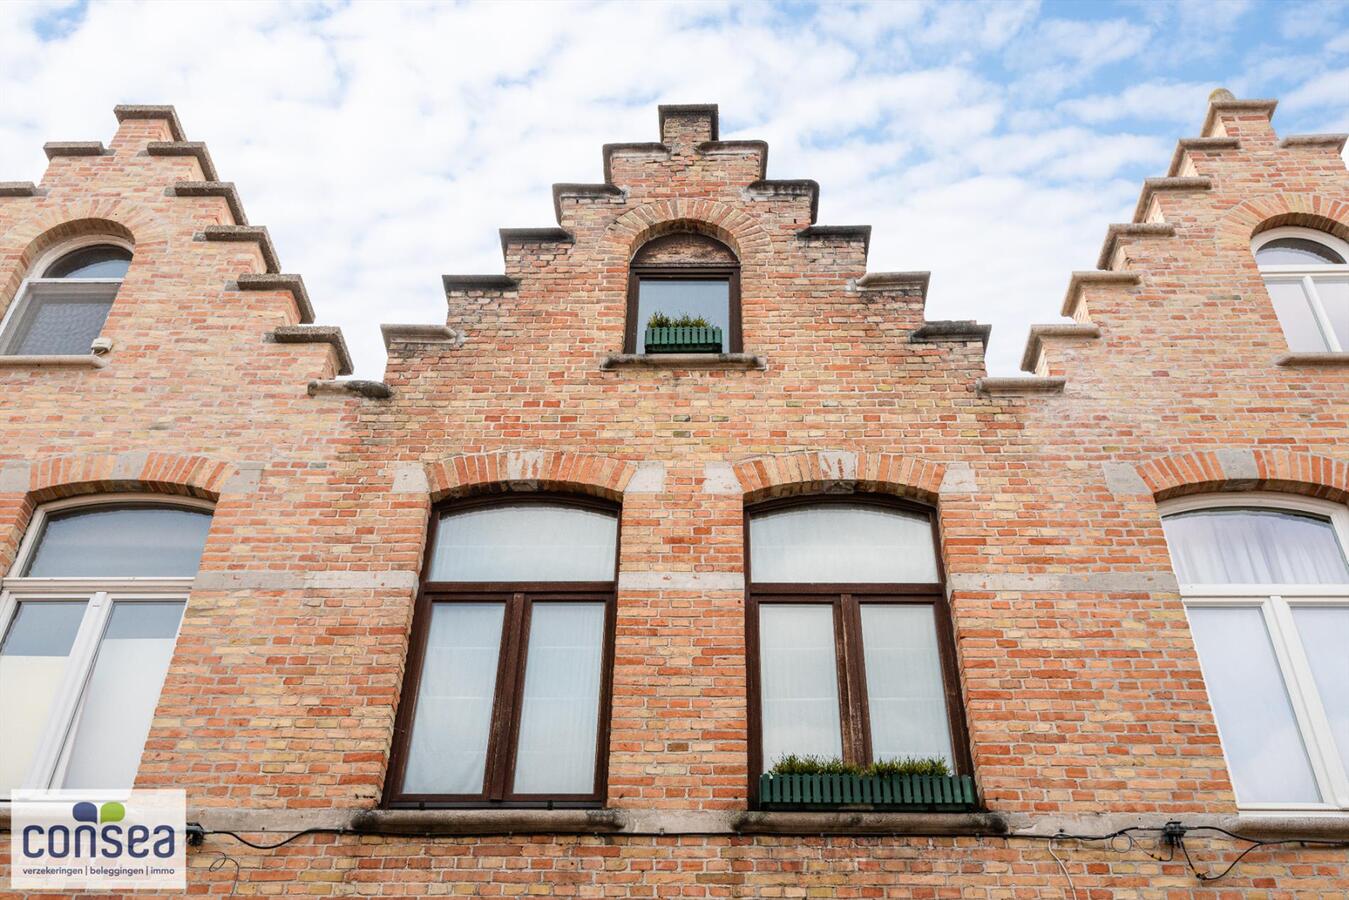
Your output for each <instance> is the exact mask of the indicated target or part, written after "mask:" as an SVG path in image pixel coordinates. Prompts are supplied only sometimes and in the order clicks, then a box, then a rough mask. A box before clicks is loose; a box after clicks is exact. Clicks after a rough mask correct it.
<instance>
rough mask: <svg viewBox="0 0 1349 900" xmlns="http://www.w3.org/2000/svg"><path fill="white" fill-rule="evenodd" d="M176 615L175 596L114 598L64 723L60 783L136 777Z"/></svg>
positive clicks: (104, 785) (88, 784)
mask: <svg viewBox="0 0 1349 900" xmlns="http://www.w3.org/2000/svg"><path fill="white" fill-rule="evenodd" d="M182 615H183V604H182V603H161V602H154V603H143V602H136V603H132V602H124V603H117V604H114V605H113V608H112V615H111V616H110V617H109V619H108V625H107V630H106V631H105V632H104V634H103V640H102V641H100V642H99V645H98V657H97V659H96V661H95V662H94V669H93V672H92V673H91V674H90V676H89V682H88V684H87V685H86V686H85V690H84V696H83V697H81V699H80V706H79V711H78V712H77V713H76V716H75V723H74V726H73V727H72V728H71V733H70V738H69V744H68V745H67V747H66V753H67V762H66V767H65V778H64V779H63V781H62V784H61V786H62V787H64V788H71V789H85V788H88V789H99V790H101V789H113V790H115V789H120V788H129V787H131V786H132V784H133V783H134V782H135V780H136V771H137V769H139V768H140V761H141V753H142V752H143V751H144V749H145V738H146V736H147V735H148V734H149V733H150V723H151V721H152V720H153V719H154V715H155V707H156V706H158V705H159V692H160V689H161V688H163V686H164V675H165V673H167V672H168V670H169V660H170V659H171V658H172V656H173V645H174V641H175V640H176V639H177V636H178V622H179V620H180V619H181V618H182Z"/></svg>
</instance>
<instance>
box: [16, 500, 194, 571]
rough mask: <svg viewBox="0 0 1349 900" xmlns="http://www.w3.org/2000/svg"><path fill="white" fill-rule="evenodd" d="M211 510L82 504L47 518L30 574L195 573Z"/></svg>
mask: <svg viewBox="0 0 1349 900" xmlns="http://www.w3.org/2000/svg"><path fill="white" fill-rule="evenodd" d="M210 527H211V514H210V513H209V512H206V511H205V510H197V509H166V508H164V507H156V506H141V507H126V508H123V509H115V508H106V509H85V510H77V511H75V512H68V513H57V514H55V515H53V516H52V517H51V518H50V519H48V520H47V525H46V527H45V528H44V529H43V530H42V538H41V540H40V541H39V542H38V546H37V552H36V553H34V554H33V559H32V561H31V562H29V564H28V571H27V572H25V573H24V574H25V575H27V576H28V577H30V578H52V577H64V578H88V577H91V576H105V577H119V578H120V577H136V576H145V577H179V578H191V577H192V576H194V575H196V574H197V566H198V564H199V563H200V562H201V551H202V548H203V547H204V546H205V545H206V532H207V531H208V530H209V529H210Z"/></svg>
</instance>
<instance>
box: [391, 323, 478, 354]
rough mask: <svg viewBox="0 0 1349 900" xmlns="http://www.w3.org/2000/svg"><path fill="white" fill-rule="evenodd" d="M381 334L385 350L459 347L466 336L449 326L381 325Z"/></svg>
mask: <svg viewBox="0 0 1349 900" xmlns="http://www.w3.org/2000/svg"><path fill="white" fill-rule="evenodd" d="M379 333H380V335H382V336H383V338H384V349H385V350H388V349H390V348H391V347H392V346H393V345H394V344H395V343H399V344H450V345H452V346H455V347H459V346H461V345H462V344H463V343H464V336H463V334H461V333H460V332H458V331H455V330H454V329H453V328H450V327H449V326H447V325H430V324H427V325H421V324H413V325H387V324H386V325H380V326H379Z"/></svg>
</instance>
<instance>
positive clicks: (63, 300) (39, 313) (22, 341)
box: [0, 238, 131, 356]
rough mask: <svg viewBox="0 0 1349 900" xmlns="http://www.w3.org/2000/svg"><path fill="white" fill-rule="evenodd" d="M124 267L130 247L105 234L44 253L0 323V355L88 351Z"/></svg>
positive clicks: (70, 354) (114, 294)
mask: <svg viewBox="0 0 1349 900" xmlns="http://www.w3.org/2000/svg"><path fill="white" fill-rule="evenodd" d="M130 265H131V250H130V249H129V248H128V247H125V246H122V245H120V244H117V243H113V242H111V241H109V240H108V239H106V238H99V239H97V240H94V241H90V242H87V243H84V244H82V245H79V246H72V245H70V244H65V245H63V246H62V247H60V248H59V249H58V250H56V251H54V252H52V253H49V254H47V255H46V256H45V257H43V258H42V259H40V260H39V261H38V264H37V265H36V266H34V267H33V269H32V274H30V275H29V277H28V278H27V279H25V280H24V282H23V284H22V285H21V286H20V288H19V293H18V295H17V296H16V298H15V301H14V303H13V304H11V306H10V309H9V312H8V314H7V315H6V316H5V319H4V322H3V324H0V355H4V356H73V355H82V354H86V353H88V352H89V351H90V345H91V344H92V343H93V341H94V339H95V338H97V337H98V335H99V332H101V331H102V330H103V323H104V322H105V321H107V318H108V312H109V311H110V310H111V309H112V301H113V300H114V299H116V297H117V291H118V289H119V288H121V286H122V279H123V278H124V277H125V276H126V272H127V269H128V267H130Z"/></svg>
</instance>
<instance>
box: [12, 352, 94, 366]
mask: <svg viewBox="0 0 1349 900" xmlns="http://www.w3.org/2000/svg"><path fill="white" fill-rule="evenodd" d="M107 364H108V360H107V359H106V358H104V357H102V356H94V354H92V353H79V354H75V353H72V354H69V355H52V356H0V368H5V369H30V368H34V367H38V366H42V367H47V368H64V369H101V368H103V367H104V366H106V365H107Z"/></svg>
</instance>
